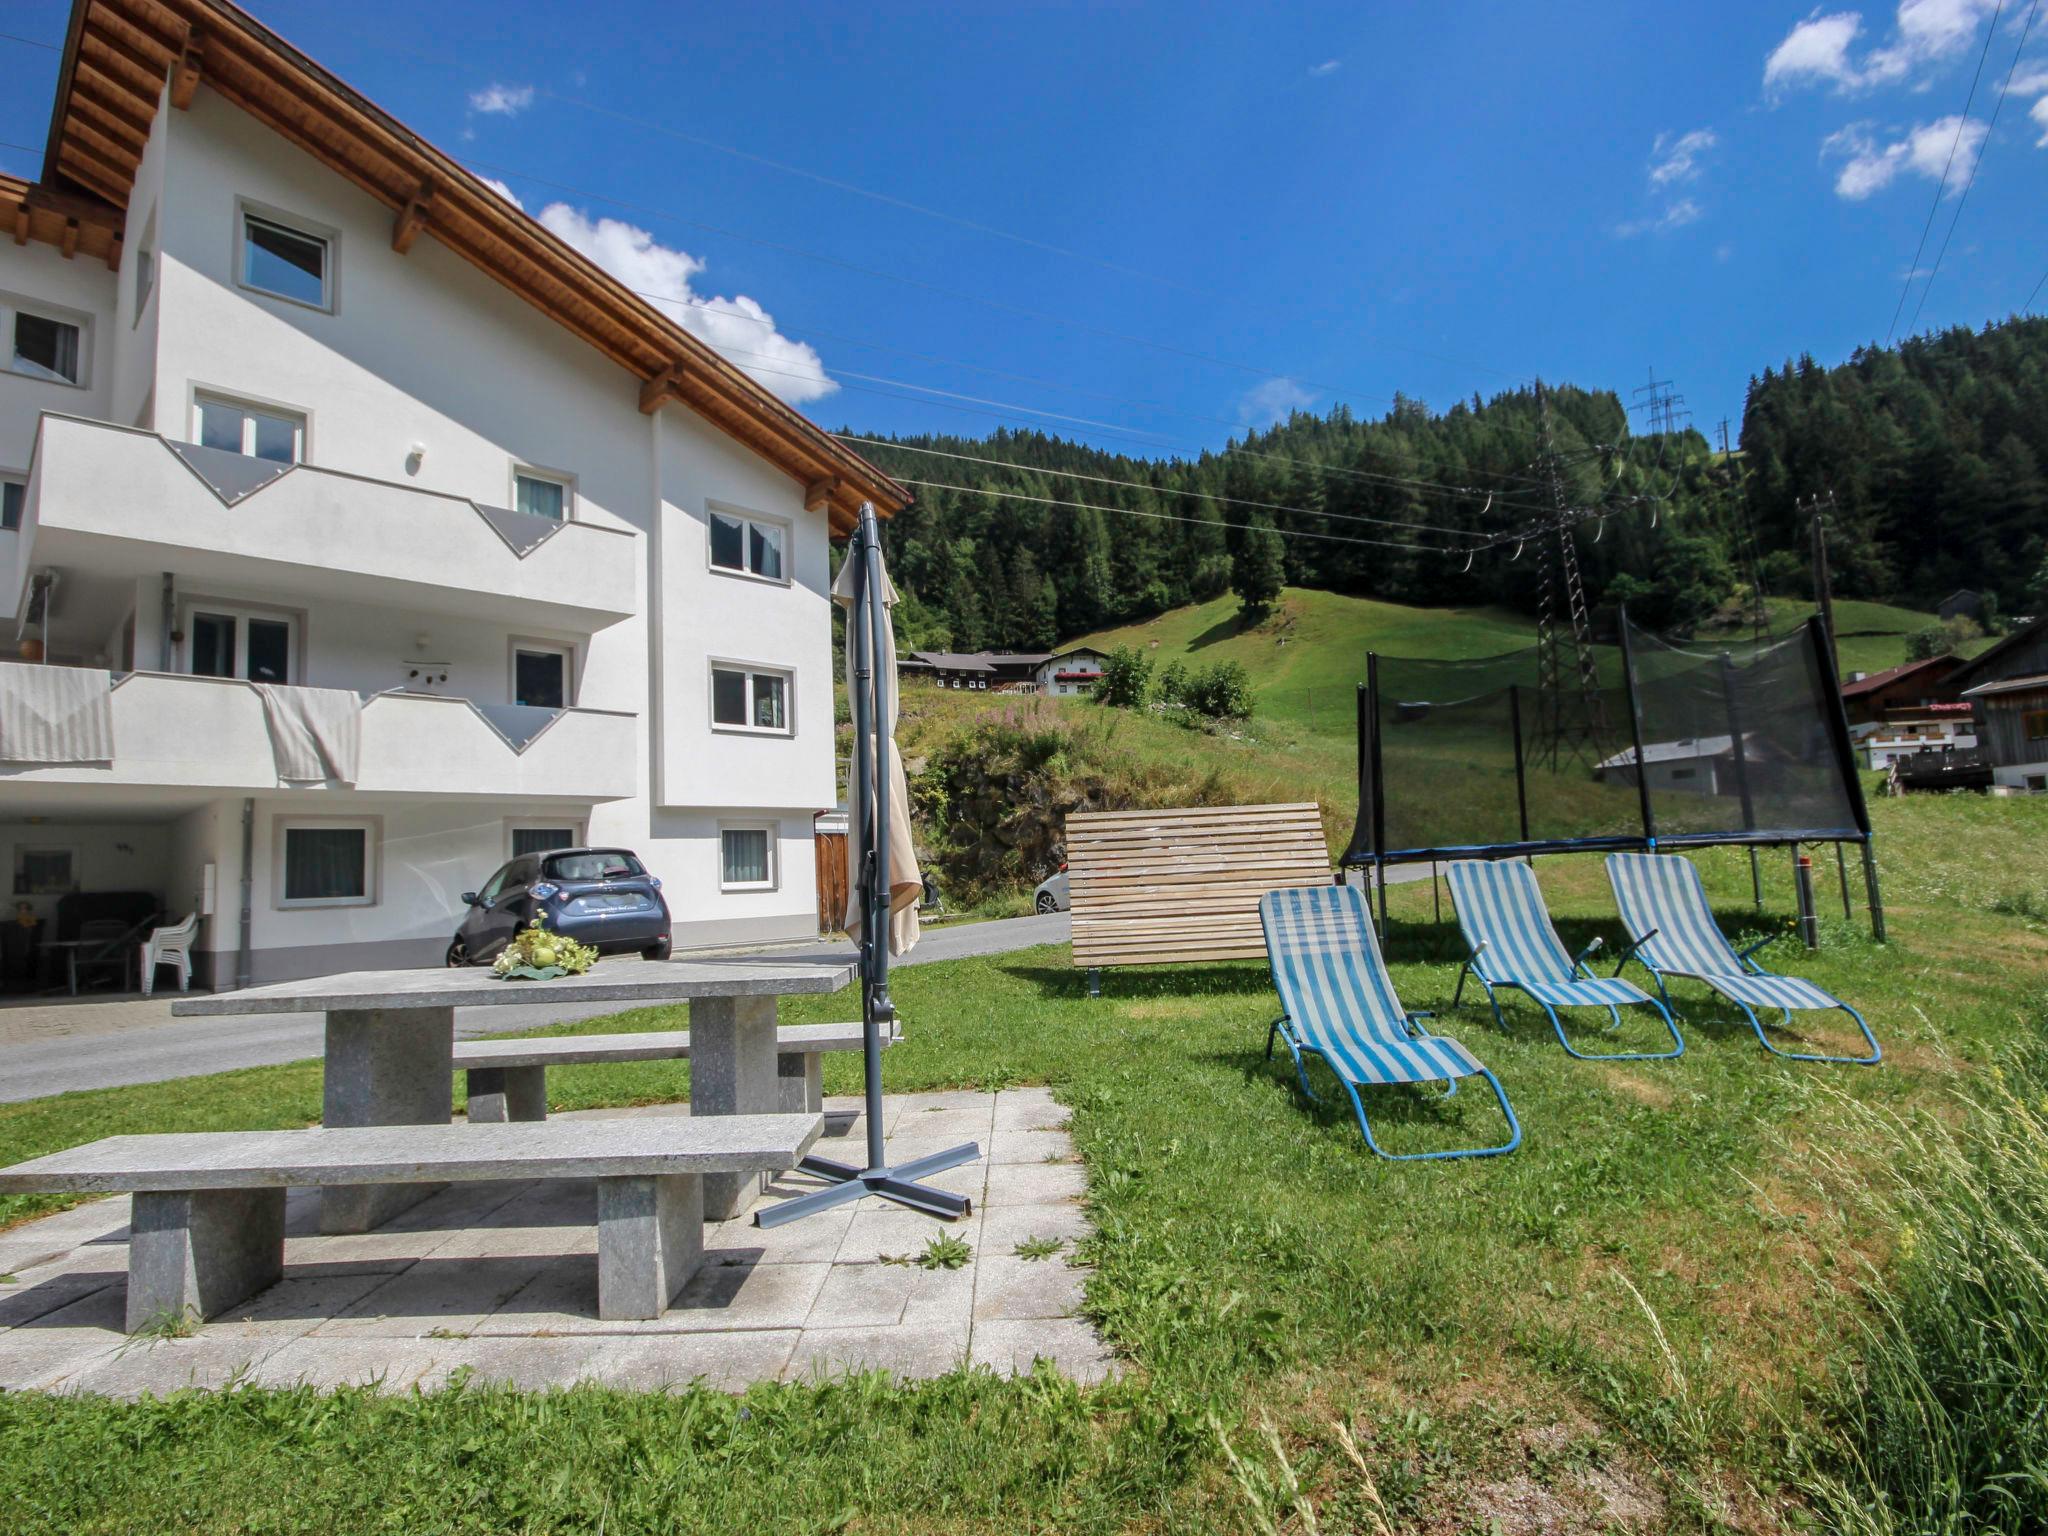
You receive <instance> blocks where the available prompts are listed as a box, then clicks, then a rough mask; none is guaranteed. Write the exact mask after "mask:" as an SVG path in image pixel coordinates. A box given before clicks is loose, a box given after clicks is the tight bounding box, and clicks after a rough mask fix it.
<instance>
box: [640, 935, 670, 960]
mask: <svg viewBox="0 0 2048 1536" xmlns="http://www.w3.org/2000/svg"><path fill="white" fill-rule="evenodd" d="M669 948H670V941H669V940H667V939H658V940H656V941H655V942H654V943H652V944H650V945H648V946H647V947H646V948H645V949H643V950H641V951H640V958H641V959H642V960H666V959H667V958H668V955H669Z"/></svg>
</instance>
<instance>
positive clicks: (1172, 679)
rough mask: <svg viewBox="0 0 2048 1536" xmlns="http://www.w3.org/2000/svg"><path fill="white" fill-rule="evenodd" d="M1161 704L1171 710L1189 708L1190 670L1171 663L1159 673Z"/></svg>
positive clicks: (1173, 662)
mask: <svg viewBox="0 0 2048 1536" xmlns="http://www.w3.org/2000/svg"><path fill="white" fill-rule="evenodd" d="M1159 702H1160V703H1162V704H1164V705H1166V706H1167V708H1169V709H1186V708H1187V707H1188V669H1187V668H1186V667H1185V666H1184V665H1182V664H1181V663H1180V662H1178V661H1169V662H1168V663H1167V664H1166V666H1165V667H1164V668H1163V669H1162V670H1161V671H1160V673H1159Z"/></svg>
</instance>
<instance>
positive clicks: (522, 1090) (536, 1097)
mask: <svg viewBox="0 0 2048 1536" xmlns="http://www.w3.org/2000/svg"><path fill="white" fill-rule="evenodd" d="M465 1076H467V1077H468V1079H469V1123H470V1124H471V1125H486V1124H491V1123H494V1122H497V1121H502V1120H545V1119H547V1117H548V1069H547V1068H546V1067H544V1066H527V1067H471V1068H470V1069H469V1071H468V1072H467V1073H466V1074H465Z"/></svg>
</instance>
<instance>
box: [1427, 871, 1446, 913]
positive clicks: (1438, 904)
mask: <svg viewBox="0 0 2048 1536" xmlns="http://www.w3.org/2000/svg"><path fill="white" fill-rule="evenodd" d="M1429 910H1430V913H1431V915H1432V917H1433V918H1434V920H1435V921H1436V922H1437V923H1438V924H1442V922H1443V920H1444V897H1443V892H1442V891H1440V890H1439V889H1438V888H1437V883H1436V860H1435V859H1431V860H1430V861H1429Z"/></svg>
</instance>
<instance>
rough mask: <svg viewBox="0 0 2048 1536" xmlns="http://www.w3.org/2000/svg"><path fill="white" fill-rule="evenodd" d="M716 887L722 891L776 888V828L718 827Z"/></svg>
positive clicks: (768, 889)
mask: <svg viewBox="0 0 2048 1536" xmlns="http://www.w3.org/2000/svg"><path fill="white" fill-rule="evenodd" d="M718 888H719V889H720V890H721V891H772V890H774V889H775V829H774V828H773V827H772V826H751V827H720V828H719V829H718Z"/></svg>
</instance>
